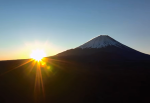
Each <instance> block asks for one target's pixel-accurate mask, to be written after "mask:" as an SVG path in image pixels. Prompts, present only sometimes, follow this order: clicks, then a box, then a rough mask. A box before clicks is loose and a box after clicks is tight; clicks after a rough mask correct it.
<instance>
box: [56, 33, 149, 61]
mask: <svg viewBox="0 0 150 103" xmlns="http://www.w3.org/2000/svg"><path fill="white" fill-rule="evenodd" d="M56 56H57V57H61V58H70V59H76V60H84V61H93V62H94V61H106V60H107V61H122V60H123V61H124V60H126V61H128V60H150V56H149V55H147V54H144V53H141V52H139V51H137V50H134V49H132V48H130V47H128V46H126V45H124V44H122V43H120V42H118V41H116V40H115V39H113V38H111V37H110V36H108V35H100V36H98V37H95V38H93V39H91V40H90V41H88V42H86V43H84V44H83V45H81V46H79V47H76V48H74V49H70V50H67V51H64V52H62V53H59V54H57V55H56Z"/></svg>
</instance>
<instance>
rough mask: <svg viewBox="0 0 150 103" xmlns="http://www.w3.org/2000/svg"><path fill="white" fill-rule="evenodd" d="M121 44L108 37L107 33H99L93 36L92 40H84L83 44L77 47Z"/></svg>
mask: <svg viewBox="0 0 150 103" xmlns="http://www.w3.org/2000/svg"><path fill="white" fill-rule="evenodd" d="M111 45H113V46H117V47H120V46H123V44H121V43H119V42H118V41H116V40H114V39H113V38H111V37H109V36H108V35H100V36H98V37H95V38H93V39H92V40H90V41H88V42H86V43H85V44H83V45H81V46H79V47H77V48H82V49H84V48H102V47H106V46H111Z"/></svg>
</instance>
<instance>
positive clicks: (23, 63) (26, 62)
mask: <svg viewBox="0 0 150 103" xmlns="http://www.w3.org/2000/svg"><path fill="white" fill-rule="evenodd" d="M31 61H32V59H30V60H29V61H27V62H25V63H23V64H20V65H19V66H17V67H15V68H13V69H11V70H9V71H6V72H4V73H2V74H0V76H2V75H5V74H7V73H9V72H11V71H13V70H15V69H17V68H19V67H21V66H23V65H25V64H27V63H29V62H31Z"/></svg>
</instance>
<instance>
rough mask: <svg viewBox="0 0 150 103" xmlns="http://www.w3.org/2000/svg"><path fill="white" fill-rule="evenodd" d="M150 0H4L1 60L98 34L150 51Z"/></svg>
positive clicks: (51, 50) (0, 3)
mask: <svg viewBox="0 0 150 103" xmlns="http://www.w3.org/2000/svg"><path fill="white" fill-rule="evenodd" d="M149 5H150V0H0V60H9V59H26V58H30V54H31V52H32V50H35V49H43V50H45V52H46V54H47V56H51V55H55V54H57V53H60V52H62V51H65V50H67V49H71V48H75V47H78V46H80V45H81V44H83V43H85V42H87V41H89V40H90V39H92V38H94V37H96V36H98V35H109V36H110V37H112V38H114V39H115V40H117V41H119V42H121V43H123V44H125V45H127V46H129V47H131V48H134V49H136V50H138V51H141V52H143V53H146V54H150V46H149V44H150V29H149V28H150V6H149Z"/></svg>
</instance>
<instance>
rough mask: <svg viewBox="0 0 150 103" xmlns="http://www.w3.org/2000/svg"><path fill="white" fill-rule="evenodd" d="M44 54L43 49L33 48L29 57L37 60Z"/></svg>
mask: <svg viewBox="0 0 150 103" xmlns="http://www.w3.org/2000/svg"><path fill="white" fill-rule="evenodd" d="M45 56H46V53H45V52H44V50H40V49H36V50H33V51H32V53H31V54H30V57H31V58H33V59H35V60H37V61H40V60H41V59H42V58H43V57H45Z"/></svg>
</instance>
